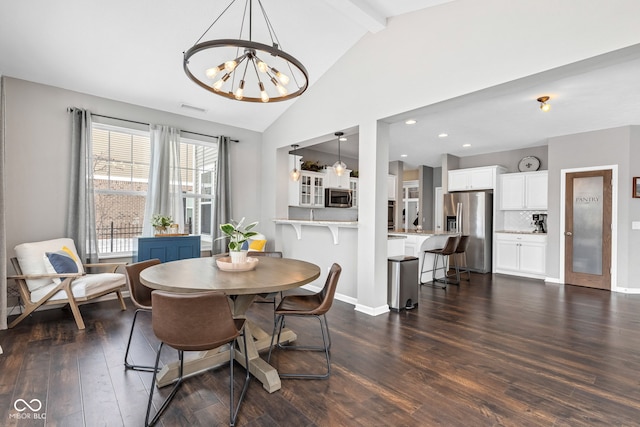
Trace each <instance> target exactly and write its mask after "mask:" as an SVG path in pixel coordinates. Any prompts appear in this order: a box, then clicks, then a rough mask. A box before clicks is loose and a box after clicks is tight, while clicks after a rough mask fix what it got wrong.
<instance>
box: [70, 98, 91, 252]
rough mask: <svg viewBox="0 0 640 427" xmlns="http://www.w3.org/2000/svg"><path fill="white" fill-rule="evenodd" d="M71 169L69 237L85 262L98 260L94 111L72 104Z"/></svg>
mask: <svg viewBox="0 0 640 427" xmlns="http://www.w3.org/2000/svg"><path fill="white" fill-rule="evenodd" d="M69 113H70V114H71V171H70V177H71V179H70V181H69V209H68V215H67V230H66V231H67V237H70V238H71V239H73V241H74V242H75V244H76V249H77V250H78V255H79V256H80V258H81V259H82V261H83V262H85V263H96V262H98V245H97V239H96V217H95V200H94V196H93V152H92V149H91V112H89V111H88V110H83V109H81V108H70V109H69Z"/></svg>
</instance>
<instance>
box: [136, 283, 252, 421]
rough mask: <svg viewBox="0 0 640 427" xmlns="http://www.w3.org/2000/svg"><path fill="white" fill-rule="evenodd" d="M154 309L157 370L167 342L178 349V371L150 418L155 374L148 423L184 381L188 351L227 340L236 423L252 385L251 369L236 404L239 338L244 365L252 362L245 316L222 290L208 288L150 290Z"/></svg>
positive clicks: (231, 405)
mask: <svg viewBox="0 0 640 427" xmlns="http://www.w3.org/2000/svg"><path fill="white" fill-rule="evenodd" d="M151 301H152V304H151V305H152V306H153V310H151V323H152V325H153V332H154V333H155V335H156V337H158V339H159V340H160V345H159V346H158V352H157V354H156V363H155V370H156V371H157V370H158V365H159V363H160V353H161V351H162V347H163V346H164V345H165V344H166V345H168V346H170V347H172V348H174V349H176V350H178V359H179V362H180V363H179V368H178V369H179V375H178V379H177V381H176V383H175V385H174V386H173V388H172V389H171V392H170V393H169V395H168V396H167V398H166V399H165V400H164V401H163V402H162V404H161V406H160V408H159V409H158V411H157V412H156V414H155V415H154V416H153V418H152V419H151V421H149V416H150V414H151V406H152V405H153V389H154V388H155V386H156V375H153V380H152V382H151V388H150V390H149V403H148V405H147V416H146V418H145V425H146V426H150V425H154V424H155V423H156V422H157V421H158V419H159V418H160V416H161V415H162V413H163V412H164V410H165V409H166V408H167V406H168V405H169V403H170V402H171V400H172V399H173V397H174V396H175V395H176V392H177V391H178V389H179V388H180V386H181V385H182V381H183V372H184V352H185V351H205V350H213V349H216V348H218V347H220V346H223V345H225V344H229V367H230V374H229V375H230V379H229V425H231V426H234V425H235V423H236V419H237V416H238V410H239V409H240V404H241V403H242V400H243V399H244V396H245V394H246V392H247V388H248V386H249V381H250V376H249V369H248V368H247V369H246V376H245V380H244V386H243V387H242V392H241V393H240V397H239V398H238V403H237V405H234V403H233V401H234V379H233V371H234V369H233V365H234V359H235V345H236V344H237V343H238V342H239V341H238V338H240V337H242V338H243V339H242V340H241V341H242V342H243V343H244V355H245V366H247V367H248V366H249V354H248V353H247V342H246V339H245V334H244V323H245V319H234V318H233V315H232V313H231V307H229V301H228V300H227V297H226V296H225V295H224V294H223V293H220V292H216V291H206V292H196V293H177V292H164V291H153V292H152V293H151Z"/></svg>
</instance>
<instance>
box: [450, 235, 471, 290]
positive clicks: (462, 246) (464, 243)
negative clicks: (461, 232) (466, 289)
mask: <svg viewBox="0 0 640 427" xmlns="http://www.w3.org/2000/svg"><path fill="white" fill-rule="evenodd" d="M468 247H469V236H460V241H459V242H458V247H457V248H456V252H455V253H454V254H453V262H454V264H455V267H456V277H457V278H458V281H460V271H463V272H465V273H467V280H468V281H471V271H470V270H469V267H468V266H467V248H468ZM461 258H462V262H460V259H461ZM463 263H464V266H463V265H462V264H463Z"/></svg>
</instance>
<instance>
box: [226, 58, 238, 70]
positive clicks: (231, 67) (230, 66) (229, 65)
mask: <svg viewBox="0 0 640 427" xmlns="http://www.w3.org/2000/svg"><path fill="white" fill-rule="evenodd" d="M237 66H238V63H237V62H236V61H235V60H233V61H227V62H225V63H224V70H225V71H226V72H227V73H230V72H232V71H233V70H235V69H236V67H237Z"/></svg>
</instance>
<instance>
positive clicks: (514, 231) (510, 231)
mask: <svg viewBox="0 0 640 427" xmlns="http://www.w3.org/2000/svg"><path fill="white" fill-rule="evenodd" d="M496 233H505V234H535V235H538V234H539V235H541V236H546V235H547V233H539V232H537V231H517V230H498V231H496Z"/></svg>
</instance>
